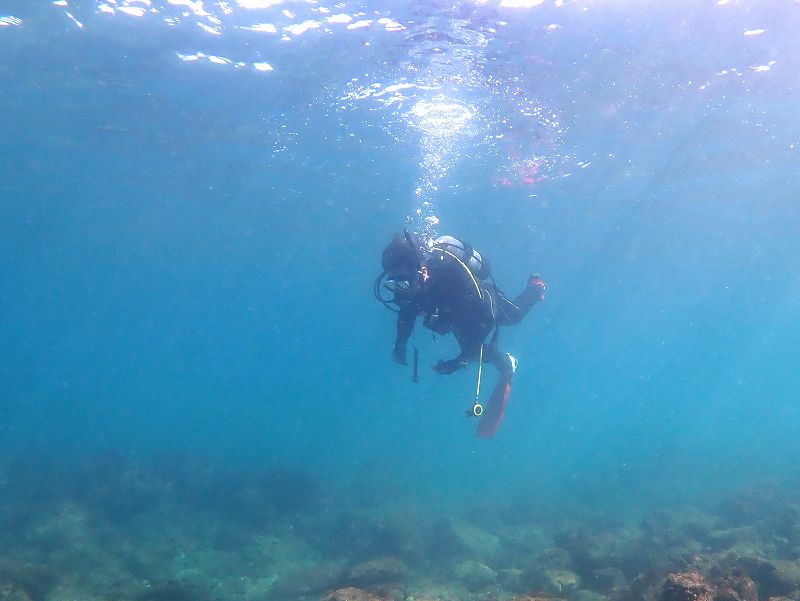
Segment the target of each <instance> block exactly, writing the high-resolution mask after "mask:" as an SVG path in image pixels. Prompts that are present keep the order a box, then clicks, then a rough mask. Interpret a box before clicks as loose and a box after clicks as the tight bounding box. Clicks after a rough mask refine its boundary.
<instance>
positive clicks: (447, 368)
mask: <svg viewBox="0 0 800 601" xmlns="http://www.w3.org/2000/svg"><path fill="white" fill-rule="evenodd" d="M466 366H467V364H466V363H464V362H463V361H461V360H460V359H450V360H449V361H444V360H443V359H439V361H438V362H437V363H436V365H434V366H433V371H435V372H436V373H437V374H442V375H444V376H447V375H450V374H451V373H453V372H454V371H455V370H457V369H461V368H462V367H466Z"/></svg>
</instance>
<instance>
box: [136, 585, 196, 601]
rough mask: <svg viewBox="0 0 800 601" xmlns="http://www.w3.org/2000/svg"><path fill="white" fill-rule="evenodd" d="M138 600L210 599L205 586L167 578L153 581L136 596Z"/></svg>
mask: <svg viewBox="0 0 800 601" xmlns="http://www.w3.org/2000/svg"><path fill="white" fill-rule="evenodd" d="M137 599H138V600H139V601H208V600H209V599H211V595H210V593H209V591H208V590H207V589H205V588H202V587H199V586H195V585H192V584H188V583H185V582H176V581H174V580H168V581H165V582H153V583H151V584H149V585H148V586H147V588H146V589H145V591H144V592H142V593H141V594H139V595H138V596H137Z"/></svg>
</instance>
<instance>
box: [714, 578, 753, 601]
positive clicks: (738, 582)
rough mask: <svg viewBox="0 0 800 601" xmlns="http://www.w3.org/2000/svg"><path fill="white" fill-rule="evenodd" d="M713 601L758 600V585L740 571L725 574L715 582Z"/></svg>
mask: <svg viewBox="0 0 800 601" xmlns="http://www.w3.org/2000/svg"><path fill="white" fill-rule="evenodd" d="M714 601H758V586H757V585H756V583H755V581H754V580H753V579H752V578H749V577H748V576H747V575H746V574H744V572H742V571H737V572H734V573H730V574H727V575H725V576H724V577H722V578H721V579H720V580H719V582H718V583H717V594H716V595H715V597H714Z"/></svg>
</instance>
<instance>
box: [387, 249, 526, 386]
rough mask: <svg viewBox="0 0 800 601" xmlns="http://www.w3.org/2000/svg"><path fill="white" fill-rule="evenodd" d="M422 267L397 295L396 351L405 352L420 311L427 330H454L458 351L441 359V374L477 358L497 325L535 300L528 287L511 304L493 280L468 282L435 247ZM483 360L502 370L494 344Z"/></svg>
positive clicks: (521, 313)
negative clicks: (422, 272) (422, 275)
mask: <svg viewBox="0 0 800 601" xmlns="http://www.w3.org/2000/svg"><path fill="white" fill-rule="evenodd" d="M423 266H424V268H425V270H427V276H428V277H427V279H426V280H424V281H423V279H422V278H420V279H417V280H414V281H413V282H412V284H411V288H410V289H409V290H408V291H407V292H403V293H398V294H397V295H396V301H397V303H398V305H399V306H400V312H399V314H398V316H397V337H396V339H395V354H398V353H400V354H401V355H402V356H404V355H405V349H406V343H407V341H408V338H409V337H410V336H411V332H412V331H413V329H414V323H415V322H416V319H417V316H419V315H422V316H423V325H424V326H425V327H426V328H428V329H430V330H432V331H434V332H436V333H437V334H447V333H449V332H453V334H454V336H455V337H456V340H457V341H458V344H459V347H460V350H461V352H460V353H459V355H458V356H457V357H455V358H453V359H450V360H449V361H442V362H440V364H439V366H437V371H440V372H441V373H451V372H452V371H455V370H456V369H457V368H458V367H460V366H462V365H463V364H465V363H467V362H469V361H473V360H475V359H477V358H478V357H479V354H480V348H481V344H483V342H484V341H485V340H486V338H487V336H489V334H491V333H492V331H493V330H494V329H495V328H496V327H497V326H506V325H514V324H517V323H519V322H520V321H522V318H523V317H525V315H526V314H527V313H528V311H529V310H530V308H531V307H532V306H533V304H534V303H535V299H533V298H528V297H529V296H530V294H527V290H526V291H523V292H522V293H521V294H520V295H519V296H518V297H517V298H516V299H515V301H514V302H511V301H510V300H508V299H507V298H506V297H505V295H503V293H502V292H500V290H498V289H497V287H496V286H495V285H494V283H493V282H487V281H484V280H479V279H474V280H473V278H472V277H471V276H470V273H469V272H468V270H467V269H466V268H465V267H464V265H463V264H462V263H460V262H458V261H456V260H455V259H453V258H452V257H449V256H447V255H444V254H442V253H439V252H436V251H435V250H434V251H433V252H432V253H431V255H430V256H429V257H428V258H427V259H426V260H425V261H424V263H423ZM476 284H477V287H476ZM478 288H480V294H479V293H478ZM492 342H494V340H493V341H492ZM484 360H486V361H489V362H491V363H494V364H495V365H497V366H498V368H500V369H504V364H503V363H502V357H501V356H500V353H499V352H498V351H497V348H496V345H495V344H490V345H488V346H487V347H486V348H485V349H484ZM439 367H441V369H439Z"/></svg>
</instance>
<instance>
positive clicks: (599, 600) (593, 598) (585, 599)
mask: <svg viewBox="0 0 800 601" xmlns="http://www.w3.org/2000/svg"><path fill="white" fill-rule="evenodd" d="M574 599H575V601H606V600H607V599H608V597H606V596H605V595H604V594H602V593H598V592H597V591H592V590H589V589H588V588H582V589H581V590H579V591H578V592H577V593H575V597H574Z"/></svg>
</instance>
